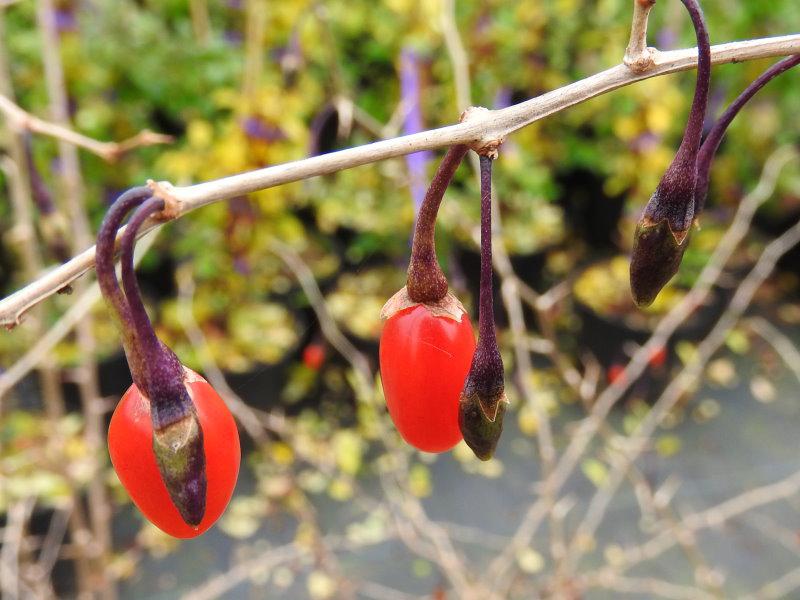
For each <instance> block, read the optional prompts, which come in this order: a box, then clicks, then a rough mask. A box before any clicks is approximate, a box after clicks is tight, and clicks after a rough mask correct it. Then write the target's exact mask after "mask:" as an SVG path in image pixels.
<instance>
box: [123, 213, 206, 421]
mask: <svg viewBox="0 0 800 600" xmlns="http://www.w3.org/2000/svg"><path fill="white" fill-rule="evenodd" d="M163 209H164V201H163V200H161V199H160V198H150V199H149V200H147V201H145V202H144V204H142V205H141V206H140V207H139V208H138V209H137V210H136V212H135V213H133V216H132V217H131V219H130V221H129V222H128V227H127V229H126V230H125V233H124V234H123V236H122V241H121V243H120V247H121V256H120V261H121V262H122V287H123V288H124V290H125V296H126V298H127V300H128V306H129V307H130V315H131V323H132V326H133V329H134V330H135V331H136V338H137V342H138V350H139V353H140V356H141V358H142V359H143V360H144V367H143V368H142V369H141V371H142V374H143V375H144V377H143V380H142V381H137V382H136V384H137V385H139V386H140V387H143V389H144V391H145V394H146V395H147V396H148V397H149V398H150V402H151V404H152V410H151V414H152V417H153V427H154V428H155V429H161V428H163V427H165V426H167V425H169V424H170V423H174V422H176V421H179V420H180V419H182V418H184V417H185V416H186V415H187V414H188V413H189V411H190V409H191V406H185V403H184V402H183V401H182V397H183V395H184V385H183V367H182V366H181V363H180V361H179V360H178V359H177V357H176V356H175V354H174V353H173V352H172V351H171V350H170V349H169V348H167V347H166V346H164V344H162V343H161V341H160V340H159V339H158V337H157V336H156V332H155V330H154V329H153V324H152V323H151V322H150V317H148V316H147V311H146V310H145V307H144V303H143V302H142V296H141V292H140V291H139V284H138V282H137V281H136V272H135V271H134V267H133V250H134V246H135V244H136V234H137V233H138V231H139V229H140V228H141V226H142V224H143V223H144V222H145V221H146V220H147V218H148V217H149V216H150V215H153V214H155V213H157V212H159V211H161V210H163Z"/></svg>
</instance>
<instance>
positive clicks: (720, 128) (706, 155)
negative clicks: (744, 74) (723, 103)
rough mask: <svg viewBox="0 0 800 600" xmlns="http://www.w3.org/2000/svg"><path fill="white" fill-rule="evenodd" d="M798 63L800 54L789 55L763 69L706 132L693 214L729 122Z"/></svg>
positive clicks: (700, 208) (699, 205) (705, 191)
mask: <svg viewBox="0 0 800 600" xmlns="http://www.w3.org/2000/svg"><path fill="white" fill-rule="evenodd" d="M798 64H800V54H795V55H794V56H789V57H787V58H784V59H783V60H780V61H778V62H776V63H775V64H774V65H772V66H771V67H770V68H768V69H767V70H766V71H764V72H763V73H762V74H761V75H760V76H759V77H758V78H757V79H756V80H754V81H753V82H752V83H751V84H750V85H748V86H747V87H746V88H745V89H744V91H743V92H742V93H741V94H739V96H738V97H737V98H736V100H734V101H733V102H731V104H730V106H728V108H726V109H725V112H724V113H722V116H721V117H720V118H719V119H718V120H717V122H716V123H714V126H713V127H712V128H711V131H709V132H708V135H707V136H706V139H705V140H704V141H703V145H702V146H701V147H700V152H699V154H698V155H697V190H696V192H695V214H699V213H701V212H702V211H703V208H704V207H705V201H706V195H707V194H708V178H709V172H710V171H711V163H712V162H713V160H714V155H715V154H716V153H717V150H718V149H719V145H720V143H721V142H722V138H723V137H725V132H726V131H727V130H728V126H729V125H730V124H731V122H732V121H733V119H734V118H736V115H738V114H739V111H740V110H742V107H744V105H745V104H747V103H748V102H749V101H750V99H751V98H752V97H753V96H755V95H756V94H757V93H758V91H759V90H760V89H761V88H763V87H764V86H765V85H767V84H768V83H769V82H770V81H772V80H773V79H775V78H776V77H777V76H778V75H780V74H781V73H784V72H786V71H788V70H789V69H791V68H792V67H796V66H797V65H798Z"/></svg>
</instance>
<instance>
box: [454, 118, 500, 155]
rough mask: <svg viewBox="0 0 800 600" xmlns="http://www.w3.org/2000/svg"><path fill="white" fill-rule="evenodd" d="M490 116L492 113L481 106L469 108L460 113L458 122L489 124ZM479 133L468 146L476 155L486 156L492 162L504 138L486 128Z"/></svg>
mask: <svg viewBox="0 0 800 600" xmlns="http://www.w3.org/2000/svg"><path fill="white" fill-rule="evenodd" d="M491 114H492V111H491V110H489V109H488V108H484V107H483V106H470V107H469V108H468V109H466V110H465V111H464V112H463V113H461V118H460V119H459V121H460V122H461V123H467V122H470V121H473V122H478V121H485V122H486V123H487V124H489V123H490V116H491ZM479 133H480V135H479V137H477V138H476V139H475V140H474V141H473V142H471V143H469V144H468V146H469V147H470V148H471V149H472V150H474V151H475V152H476V153H477V154H478V155H480V156H487V157H489V158H491V159H492V160H494V159H495V158H497V155H498V149H499V148H500V146H501V145H502V144H503V142H505V141H506V136H505V135H497V134H496V133H495V132H493V131H491V130H490V129H489V128H488V127H487V128H484V129H482V130H480V131H479Z"/></svg>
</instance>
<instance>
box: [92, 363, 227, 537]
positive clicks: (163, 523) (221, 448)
mask: <svg viewBox="0 0 800 600" xmlns="http://www.w3.org/2000/svg"><path fill="white" fill-rule="evenodd" d="M185 372H186V375H187V379H186V386H187V389H188V390H189V394H190V396H191V397H192V400H193V402H194V406H195V410H196V411H197V417H198V420H199V421H200V426H201V427H202V429H203V447H204V450H205V455H206V478H207V482H208V484H207V492H206V510H205V515H204V516H203V520H202V521H201V522H200V525H199V526H198V527H197V529H195V528H193V527H191V526H190V525H188V524H187V523H186V522H185V521H184V520H183V518H182V517H181V515H180V513H178V509H177V508H175V505H174V504H173V503H172V500H171V499H170V496H169V492H167V488H166V486H165V485H164V482H163V480H162V479H161V473H160V472H159V470H158V467H157V466H156V458H155V455H154V453H153V425H152V422H151V420H150V401H149V400H148V399H147V398H146V397H145V396H143V395H142V394H141V393H140V392H139V388H137V387H136V385H135V384H134V385H132V386H131V387H129V388H128V391H127V392H125V395H124V396H123V397H122V400H120V402H119V404H118V405H117V408H116V409H115V410H114V414H113V415H112V417H111V424H110V425H109V428H108V451H109V454H110V455H111V463H112V464H113V465H114V470H115V471H116V472H117V475H118V476H119V478H120V481H121V482H122V485H123V486H125V489H126V490H127V491H128V494H130V496H131V499H132V500H133V502H134V504H136V506H137V507H138V508H139V510H140V511H142V513H143V514H144V516H146V517H147V518H148V519H149V520H150V521H152V523H153V524H154V525H156V526H157V527H158V528H159V529H161V530H162V531H164V532H165V533H168V534H169V535H171V536H173V537H176V538H193V537H197V536H198V535H200V534H202V533H203V532H205V531H206V530H207V529H208V528H209V527H211V526H212V525H213V524H214V522H215V521H216V520H217V519H218V518H219V517H220V516H221V515H222V513H223V512H224V510H225V507H226V506H227V505H228V502H229V501H230V499H231V495H232V494H233V488H234V486H235V485H236V478H237V477H238V475H239V461H240V457H241V451H240V448H239V433H238V431H237V429H236V423H235V422H234V420H233V416H231V413H230V411H229V410H228V408H227V407H226V406H225V403H224V402H223V400H222V398H220V397H219V395H218V394H217V392H215V391H214V388H212V387H211V386H210V385H209V384H208V382H207V381H206V380H205V379H203V378H202V377H200V376H199V375H197V374H196V373H194V372H193V371H190V370H188V369H185Z"/></svg>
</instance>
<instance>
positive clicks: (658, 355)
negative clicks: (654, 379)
mask: <svg viewBox="0 0 800 600" xmlns="http://www.w3.org/2000/svg"><path fill="white" fill-rule="evenodd" d="M647 362H648V364H649V365H650V366H651V367H653V368H656V369H657V368H659V367H663V366H664V363H666V362H667V349H666V348H665V347H664V346H659V347H658V348H656V349H655V350H653V351H652V352H650V358H649V359H648V360H647Z"/></svg>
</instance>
